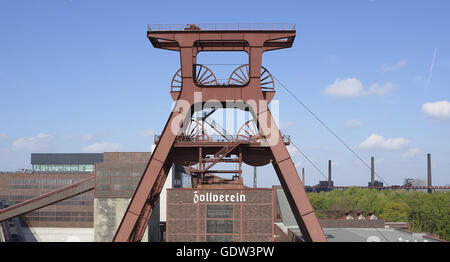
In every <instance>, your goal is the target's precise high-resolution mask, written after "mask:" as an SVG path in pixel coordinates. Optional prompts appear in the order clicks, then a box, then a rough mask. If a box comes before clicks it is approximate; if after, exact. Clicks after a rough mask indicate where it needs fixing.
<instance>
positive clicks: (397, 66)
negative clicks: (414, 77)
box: [381, 60, 406, 72]
mask: <svg viewBox="0 0 450 262" xmlns="http://www.w3.org/2000/svg"><path fill="white" fill-rule="evenodd" d="M405 65H406V61H405V60H402V61H399V62H398V63H396V64H394V65H387V64H384V65H382V66H381V70H382V71H384V72H393V71H396V70H398V69H400V68H402V67H404V66H405Z"/></svg>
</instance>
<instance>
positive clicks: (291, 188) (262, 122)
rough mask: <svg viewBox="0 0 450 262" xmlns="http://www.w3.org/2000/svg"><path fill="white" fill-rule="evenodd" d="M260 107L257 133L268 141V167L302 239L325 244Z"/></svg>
mask: <svg viewBox="0 0 450 262" xmlns="http://www.w3.org/2000/svg"><path fill="white" fill-rule="evenodd" d="M260 107H261V108H259V110H260V111H259V112H261V113H259V114H257V120H258V126H259V128H260V129H261V133H263V134H264V135H265V136H266V139H268V141H269V146H270V149H271V151H272V155H273V159H274V161H273V162H272V165H273V167H274V168H275V172H276V173H277V176H278V179H279V180H280V183H281V186H282V188H283V191H284V192H285V194H286V197H287V199H288V202H289V205H290V207H291V209H292V212H293V213H294V217H295V220H296V221H297V224H298V226H299V229H300V231H301V232H302V235H303V238H304V240H305V241H308V242H310V241H314V242H326V241H327V239H326V238H325V234H324V233H323V230H322V227H321V226H320V223H319V220H318V219H317V216H316V214H315V212H314V209H313V207H312V205H311V202H310V201H309V198H308V196H307V194H306V191H305V188H304V186H303V183H302V182H301V181H300V177H299V175H298V173H297V169H296V168H295V166H294V163H293V162H292V159H291V157H290V155H289V152H288V151H287V148H286V145H285V144H284V142H283V139H282V136H281V133H280V130H279V129H278V127H277V125H276V124H275V121H274V120H273V118H272V114H271V113H270V110H269V109H268V107H267V105H265V106H264V105H260ZM255 112H257V111H255ZM266 123H267V124H266Z"/></svg>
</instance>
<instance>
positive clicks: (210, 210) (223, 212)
mask: <svg viewBox="0 0 450 262" xmlns="http://www.w3.org/2000/svg"><path fill="white" fill-rule="evenodd" d="M206 217H207V218H233V206H232V205H208V206H207V211H206Z"/></svg>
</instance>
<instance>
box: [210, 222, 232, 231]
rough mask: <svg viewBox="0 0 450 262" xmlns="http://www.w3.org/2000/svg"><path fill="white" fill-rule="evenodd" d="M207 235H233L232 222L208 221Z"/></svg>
mask: <svg viewBox="0 0 450 262" xmlns="http://www.w3.org/2000/svg"><path fill="white" fill-rule="evenodd" d="M206 232H207V233H233V221H232V220H207V231H206Z"/></svg>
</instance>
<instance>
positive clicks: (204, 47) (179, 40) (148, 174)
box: [113, 24, 326, 242]
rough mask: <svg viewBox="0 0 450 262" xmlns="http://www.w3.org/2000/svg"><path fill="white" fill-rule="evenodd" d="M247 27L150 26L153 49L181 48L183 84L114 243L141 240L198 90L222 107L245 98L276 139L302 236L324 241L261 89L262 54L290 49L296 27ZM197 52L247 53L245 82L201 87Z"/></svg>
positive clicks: (280, 170)
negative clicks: (198, 77) (243, 83)
mask: <svg viewBox="0 0 450 262" xmlns="http://www.w3.org/2000/svg"><path fill="white" fill-rule="evenodd" d="M249 25H250V26H249V28H243V26H241V27H233V26H229V27H228V26H227V27H225V26H223V25H221V26H219V27H214V26H207V27H205V29H204V28H202V27H201V26H200V27H199V26H196V25H188V26H187V27H183V26H174V25H171V26H170V27H168V29H166V27H164V26H159V27H157V30H154V28H152V26H149V30H148V31H147V36H148V38H149V40H150V42H151V43H152V45H153V46H154V47H155V48H161V49H166V50H173V51H178V52H180V58H181V80H182V84H181V87H180V88H177V89H172V91H171V96H172V98H173V99H174V101H175V102H176V103H175V107H174V108H175V109H174V110H173V111H172V113H171V114H170V116H169V119H168V121H167V123H166V125H165V127H164V130H163V132H162V134H161V136H160V138H159V141H158V143H157V145H156V148H155V149H154V152H153V154H152V156H151V159H150V161H149V163H148V165H147V168H146V169H145V171H144V174H143V176H142V178H141V181H140V182H139V184H138V186H137V189H136V191H135V193H134V195H133V197H132V199H131V202H130V204H129V206H128V208H127V210H126V212H125V215H124V217H123V219H122V222H121V224H120V226H119V228H118V230H117V232H116V235H115V237H114V240H113V241H116V242H125V241H140V240H141V239H142V236H143V234H144V232H145V229H146V227H147V224H148V221H149V218H150V215H151V213H152V211H153V208H154V207H155V204H156V201H157V200H158V198H159V194H160V192H161V190H162V187H163V185H164V182H165V180H166V177H167V174H168V172H169V170H170V167H171V166H172V164H173V163H174V159H173V158H172V156H173V154H172V153H173V151H174V147H173V145H174V142H175V138H176V136H177V133H178V132H179V130H180V128H181V126H182V123H183V121H186V119H190V118H191V117H192V115H193V114H194V112H193V111H194V110H191V108H193V107H194V104H195V103H199V101H198V98H195V99H194V94H195V93H196V92H201V101H200V103H201V104H202V105H203V103H205V102H206V101H211V100H214V101H220V102H222V103H223V104H224V105H225V104H226V103H225V102H227V101H246V106H248V108H249V110H250V111H251V113H252V114H253V116H254V118H255V121H256V122H257V125H258V128H260V133H261V134H265V135H266V136H271V137H272V138H273V140H274V141H275V142H272V143H270V144H269V146H270V150H269V151H268V152H269V154H270V160H271V161H270V162H272V165H273V167H274V169H275V171H276V173H277V176H278V178H279V180H280V183H281V185H282V188H283V190H284V192H285V194H286V196H287V199H288V202H289V204H290V207H291V209H292V211H293V213H294V216H295V219H296V221H297V223H298V225H299V228H300V230H301V232H302V235H303V238H304V240H305V241H326V238H325V235H324V233H323V231H322V228H321V226H320V224H319V221H318V219H317V217H316V215H315V212H314V210H313V208H312V205H311V203H310V201H309V199H308V196H307V195H306V192H305V189H304V186H303V183H302V182H301V181H300V178H299V176H298V173H297V170H296V169H295V166H294V164H293V162H292V159H291V158H290V155H289V153H288V151H287V148H286V145H285V143H284V141H283V140H282V136H281V133H280V131H279V129H278V127H277V125H276V124H275V122H274V119H273V117H272V114H271V112H270V110H269V108H268V103H269V102H270V101H271V100H272V98H273V96H274V95H275V91H274V90H273V89H263V88H261V63H262V54H263V52H265V51H270V50H277V49H282V48H289V47H291V46H292V44H293V41H294V38H295V36H296V32H295V27H293V26H291V27H283V28H282V29H280V28H277V27H275V26H273V27H272V28H270V26H269V28H266V27H264V26H261V27H258V26H254V25H253V27H252V25H251V24H249ZM283 25H284V24H283ZM173 28H175V29H173ZM217 28H219V29H217ZM223 28H230V29H231V30H226V29H223ZM202 51H245V52H247V54H248V56H249V72H248V74H249V81H248V83H247V84H246V85H244V86H242V87H241V88H237V87H236V85H234V86H227V85H220V86H214V85H210V86H207V87H205V86H202V85H200V84H199V83H198V82H196V79H195V65H196V58H197V54H198V53H199V52H202ZM177 73H178V74H180V73H179V72H177ZM247 101H256V103H250V102H249V103H247ZM259 101H263V103H260V102H259ZM263 123H267V124H266V125H264V124H263ZM269 133H270V135H268V134H269ZM177 157H179V155H178V156H177Z"/></svg>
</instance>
